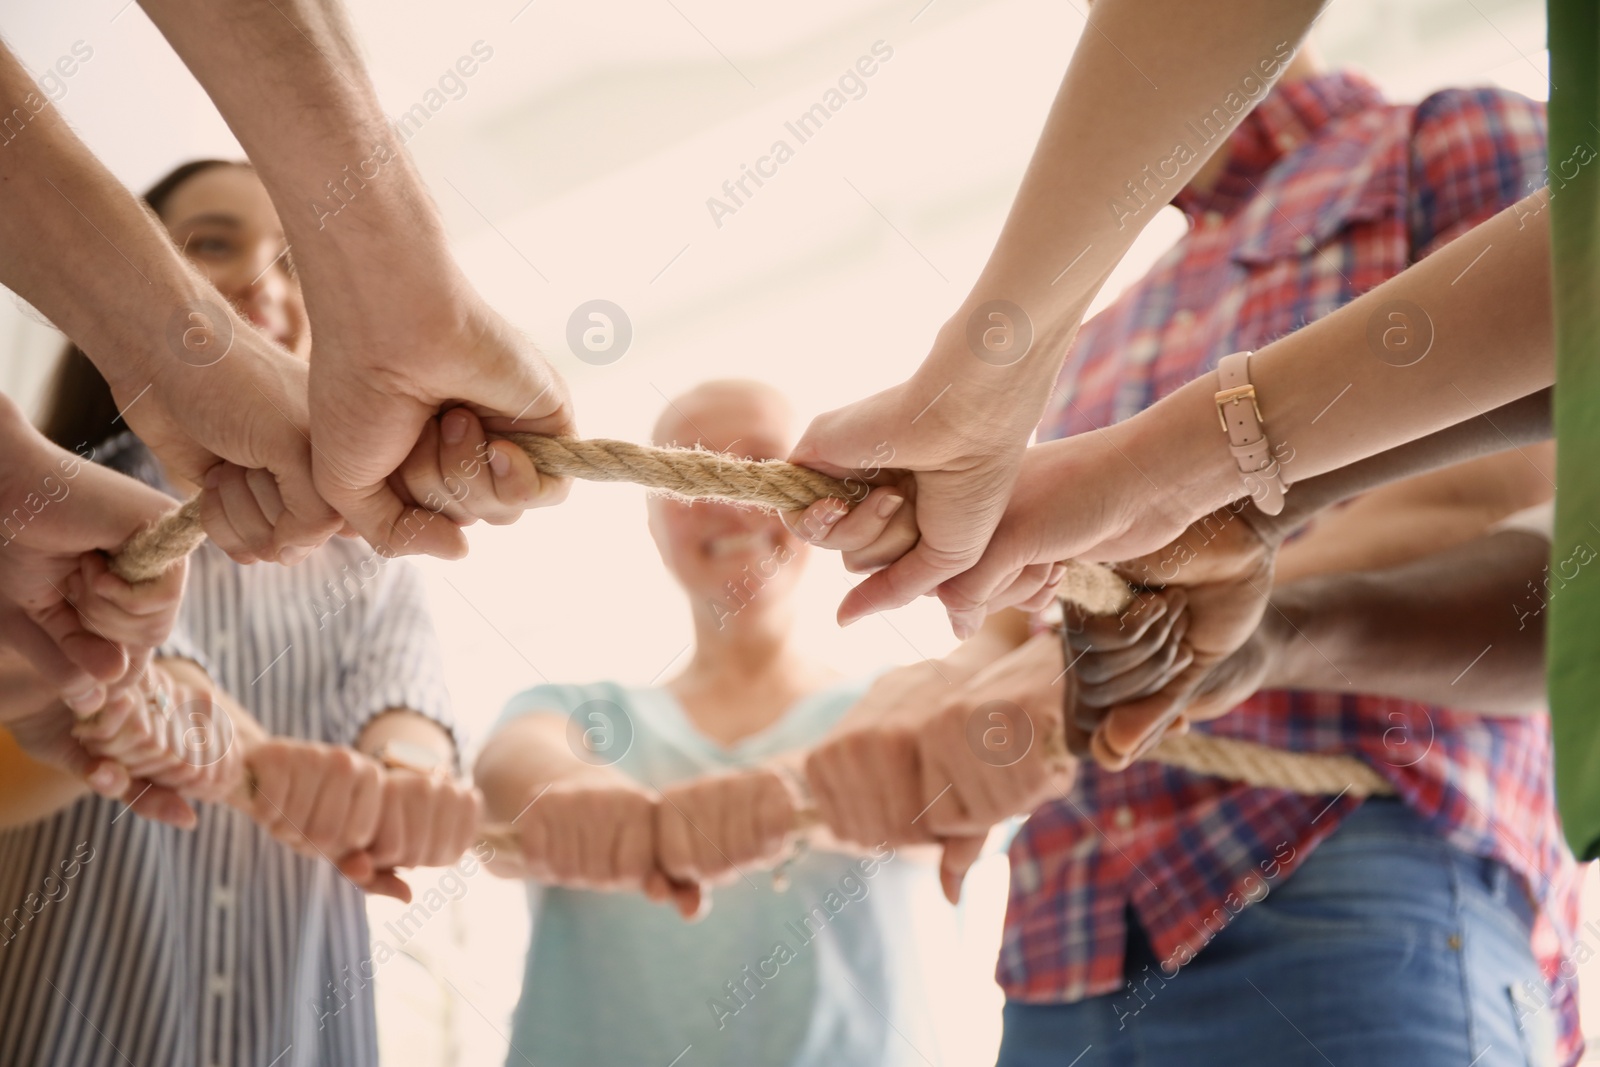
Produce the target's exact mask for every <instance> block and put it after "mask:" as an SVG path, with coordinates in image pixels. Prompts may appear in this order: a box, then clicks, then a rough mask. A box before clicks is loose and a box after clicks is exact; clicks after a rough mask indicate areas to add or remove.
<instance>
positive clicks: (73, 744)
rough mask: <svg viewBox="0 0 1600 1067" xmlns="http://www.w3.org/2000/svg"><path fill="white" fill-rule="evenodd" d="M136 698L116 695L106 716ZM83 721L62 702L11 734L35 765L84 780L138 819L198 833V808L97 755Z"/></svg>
mask: <svg viewBox="0 0 1600 1067" xmlns="http://www.w3.org/2000/svg"><path fill="white" fill-rule="evenodd" d="M135 699H136V697H135V696H134V695H133V694H132V693H131V692H130V691H126V690H124V691H120V692H118V693H117V694H115V695H113V696H112V698H111V699H110V701H109V702H108V703H107V705H106V707H105V708H104V709H102V713H103V712H105V711H108V710H109V711H115V710H116V709H117V708H118V706H119V704H121V703H132V702H133V701H134V700H135ZM80 722H81V720H79V719H78V718H77V717H76V716H75V715H74V714H73V712H72V710H71V709H70V708H68V707H67V706H66V705H65V704H62V703H59V702H57V703H52V704H49V705H48V706H46V707H43V708H41V709H39V710H37V711H33V712H29V713H28V714H26V715H21V716H18V717H15V718H12V719H11V720H10V721H8V722H7V723H6V724H5V729H6V730H7V731H8V732H9V733H10V734H11V735H12V737H13V738H14V739H15V740H16V742H17V744H18V746H19V747H21V748H22V750H23V751H24V752H26V753H27V754H28V755H29V756H31V757H33V758H34V759H35V760H38V761H39V762H40V763H45V764H49V765H50V766H53V767H59V768H60V769H62V770H64V771H66V772H67V773H69V774H71V775H73V776H74V777H76V778H81V779H83V781H84V782H85V783H86V784H87V785H88V786H89V788H90V789H92V790H93V791H94V792H95V793H98V794H99V795H100V796H103V797H107V798H108V799H111V800H120V801H122V802H123V803H124V804H126V805H128V807H129V808H131V809H133V813H134V814H135V815H138V816H140V817H141V818H146V819H151V820H153V821H155V822H162V823H167V824H168V825H170V826H176V827H177V828H178V829H180V830H192V829H194V826H195V813H194V809H193V808H191V807H190V806H189V804H188V802H187V801H185V800H184V799H183V797H181V796H179V795H178V793H177V792H175V791H174V790H171V789H167V788H165V787H163V786H159V785H156V784H155V783H154V782H148V781H145V780H144V779H141V778H136V777H132V776H130V775H129V774H128V772H127V771H126V770H125V769H124V768H123V767H122V765H121V764H119V763H117V761H116V760H111V759H101V758H98V757H96V756H94V755H93V754H91V753H90V752H89V750H88V749H86V748H85V747H84V745H83V743H82V742H81V741H80V740H79V739H78V738H77V736H76V735H75V733H74V728H75V727H76V726H77V725H78V724H79V723H80Z"/></svg>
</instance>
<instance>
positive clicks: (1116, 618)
mask: <svg viewBox="0 0 1600 1067" xmlns="http://www.w3.org/2000/svg"><path fill="white" fill-rule="evenodd" d="M1185 602H1186V600H1185V598H1184V597H1183V595H1182V594H1181V593H1179V592H1178V591H1177V590H1174V591H1173V595H1172V596H1171V597H1169V596H1167V595H1159V596H1149V597H1141V598H1140V599H1139V601H1138V602H1137V604H1136V605H1135V606H1134V607H1133V608H1131V609H1129V610H1128V611H1125V612H1123V613H1122V614H1121V615H1082V614H1081V613H1077V612H1075V613H1074V618H1073V625H1072V626H1070V627H1069V628H1068V630H1067V640H1068V642H1069V643H1070V644H1071V645H1072V647H1073V648H1075V649H1078V650H1079V651H1089V650H1091V649H1092V650H1093V651H1095V652H1097V653H1106V652H1116V651H1119V650H1121V649H1125V648H1128V647H1130V646H1132V645H1135V644H1137V643H1138V641H1139V639H1140V638H1142V637H1143V636H1144V635H1145V634H1146V633H1148V632H1149V631H1150V628H1151V627H1152V626H1154V625H1155V624H1156V623H1158V622H1161V621H1162V620H1163V619H1168V618H1170V615H1171V614H1175V612H1174V611H1173V610H1172V609H1173V608H1174V607H1175V606H1176V605H1178V604H1181V603H1185Z"/></svg>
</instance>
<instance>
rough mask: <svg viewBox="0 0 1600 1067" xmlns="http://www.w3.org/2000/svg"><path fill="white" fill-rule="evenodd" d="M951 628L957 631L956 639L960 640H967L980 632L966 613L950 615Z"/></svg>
mask: <svg viewBox="0 0 1600 1067" xmlns="http://www.w3.org/2000/svg"><path fill="white" fill-rule="evenodd" d="M950 629H952V630H954V631H955V635H956V640H958V641H965V640H966V639H967V638H969V637H971V636H972V635H973V634H975V633H977V632H978V631H977V627H975V626H973V625H972V622H971V621H970V620H969V619H968V618H967V617H966V616H965V615H952V616H950Z"/></svg>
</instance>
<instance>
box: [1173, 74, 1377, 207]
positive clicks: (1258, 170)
mask: <svg viewBox="0 0 1600 1067" xmlns="http://www.w3.org/2000/svg"><path fill="white" fill-rule="evenodd" d="M1382 103H1383V94H1382V93H1381V92H1379V90H1378V87H1377V86H1376V85H1373V84H1372V82H1370V81H1368V80H1367V79H1366V78H1363V77H1362V76H1361V75H1359V74H1355V73H1351V72H1348V71H1337V72H1334V73H1332V74H1318V75H1315V76H1314V77H1310V78H1301V79H1297V80H1295V81H1292V82H1287V83H1280V84H1279V85H1278V86H1276V87H1275V88H1274V89H1273V90H1272V92H1270V93H1268V94H1267V95H1266V97H1265V98H1264V99H1263V100H1262V101H1261V103H1259V104H1257V105H1256V107H1255V109H1254V110H1253V111H1251V112H1250V114H1248V115H1246V116H1245V117H1244V121H1242V122H1240V123H1239V126H1238V128H1237V129H1235V130H1234V131H1233V133H1232V135H1230V136H1229V138H1228V140H1227V142H1226V143H1225V144H1224V145H1223V147H1222V148H1221V149H1219V151H1223V152H1226V153H1228V162H1227V164H1226V165H1224V167H1223V169H1222V172H1221V173H1220V174H1218V175H1217V181H1216V184H1215V185H1213V186H1212V187H1211V188H1210V189H1208V190H1205V191H1203V192H1202V191H1199V190H1194V189H1190V188H1188V187H1187V186H1185V187H1184V188H1183V189H1182V190H1180V191H1179V193H1178V195H1177V196H1176V197H1174V198H1173V200H1172V202H1173V204H1174V205H1175V206H1177V207H1178V208H1179V209H1180V210H1182V211H1183V213H1184V214H1185V215H1187V216H1189V218H1190V219H1191V220H1194V219H1197V218H1199V217H1200V216H1202V215H1204V214H1206V213H1207V212H1211V211H1215V212H1218V213H1220V214H1222V215H1231V214H1233V213H1234V212H1235V211H1237V210H1239V209H1240V208H1241V207H1243V206H1244V205H1245V204H1246V203H1248V202H1249V201H1250V199H1251V198H1252V197H1253V196H1255V195H1256V191H1257V189H1256V187H1257V186H1258V185H1259V184H1260V179H1261V176H1262V175H1264V174H1265V173H1266V172H1267V171H1268V170H1270V169H1271V168H1272V166H1273V164H1275V163H1277V162H1278V160H1280V159H1282V158H1283V157H1284V156H1286V155H1288V154H1289V153H1290V152H1293V151H1294V150H1295V149H1297V148H1299V147H1300V146H1301V145H1303V144H1305V143H1306V142H1307V141H1310V140H1311V139H1312V138H1314V137H1315V136H1316V134H1317V133H1318V131H1320V130H1321V129H1322V128H1323V127H1324V126H1326V125H1328V124H1329V123H1331V122H1333V121H1334V120H1336V119H1340V118H1343V117H1344V116H1345V115H1348V114H1351V113H1353V112H1359V111H1363V110H1365V109H1368V108H1372V107H1377V106H1379V105H1381V104H1382Z"/></svg>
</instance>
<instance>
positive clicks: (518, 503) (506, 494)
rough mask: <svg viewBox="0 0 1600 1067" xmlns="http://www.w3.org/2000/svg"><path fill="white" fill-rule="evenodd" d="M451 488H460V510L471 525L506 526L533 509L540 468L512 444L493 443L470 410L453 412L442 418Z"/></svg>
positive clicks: (444, 459) (442, 451) (442, 449)
mask: <svg viewBox="0 0 1600 1067" xmlns="http://www.w3.org/2000/svg"><path fill="white" fill-rule="evenodd" d="M439 431H440V439H441V442H442V444H441V447H440V451H439V455H440V462H441V465H442V467H443V473H444V478H445V488H446V490H447V491H448V490H453V489H455V488H456V487H457V486H458V485H459V486H460V487H461V488H462V489H463V490H464V492H462V493H460V495H458V496H456V497H455V499H456V501H457V506H458V507H459V508H460V510H462V511H463V512H464V513H465V514H466V516H467V521H468V522H475V521H477V520H479V519H482V520H484V521H486V522H490V523H493V524H494V525H496V526H505V525H507V524H509V523H512V522H515V521H516V520H517V519H518V518H519V517H521V515H522V513H523V511H525V510H527V509H528V508H530V507H532V506H534V503H535V502H536V501H537V499H538V496H539V490H540V482H539V470H538V468H537V467H535V466H534V465H533V460H532V458H531V457H529V455H528V454H527V453H526V452H524V451H523V450H522V449H521V448H518V447H517V446H516V445H514V444H512V443H511V442H510V441H498V442H491V441H490V440H489V439H488V435H487V433H486V432H485V430H484V428H483V423H482V422H481V421H480V420H479V418H478V416H477V415H475V414H474V413H473V412H472V411H471V410H469V409H467V408H452V409H451V410H450V411H447V412H446V413H445V414H444V416H443V417H442V418H441V419H440V420H439Z"/></svg>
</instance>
